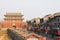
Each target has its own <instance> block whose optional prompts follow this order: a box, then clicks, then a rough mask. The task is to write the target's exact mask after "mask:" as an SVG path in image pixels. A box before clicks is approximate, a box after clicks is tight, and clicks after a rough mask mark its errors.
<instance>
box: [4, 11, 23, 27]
mask: <svg viewBox="0 0 60 40" xmlns="http://www.w3.org/2000/svg"><path fill="white" fill-rule="evenodd" d="M4 16H5V18H4V20H5V22H4V24H5V26H4V27H10V28H11V27H13V26H16V27H18V28H19V27H21V24H22V22H23V18H22V17H23V15H22V14H21V13H19V12H7V13H6V14H5V15H4Z"/></svg>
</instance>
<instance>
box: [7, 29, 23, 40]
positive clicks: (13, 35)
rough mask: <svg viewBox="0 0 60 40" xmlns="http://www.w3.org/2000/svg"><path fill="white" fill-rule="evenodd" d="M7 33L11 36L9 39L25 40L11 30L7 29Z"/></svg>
mask: <svg viewBox="0 0 60 40" xmlns="http://www.w3.org/2000/svg"><path fill="white" fill-rule="evenodd" d="M7 33H8V35H9V37H11V38H12V40H24V37H22V36H20V35H19V34H18V33H16V32H14V31H12V30H10V29H7Z"/></svg>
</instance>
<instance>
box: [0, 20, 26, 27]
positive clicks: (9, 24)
mask: <svg viewBox="0 0 60 40" xmlns="http://www.w3.org/2000/svg"><path fill="white" fill-rule="evenodd" d="M13 24H15V26H16V27H17V28H20V27H22V26H24V25H26V26H27V23H26V22H22V21H20V20H6V21H4V22H1V23H0V26H2V27H4V28H6V27H7V28H12V27H13Z"/></svg>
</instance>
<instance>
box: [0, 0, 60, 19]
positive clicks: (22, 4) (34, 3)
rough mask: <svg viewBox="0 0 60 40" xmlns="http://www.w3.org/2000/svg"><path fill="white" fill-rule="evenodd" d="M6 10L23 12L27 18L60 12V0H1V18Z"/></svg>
mask: <svg viewBox="0 0 60 40" xmlns="http://www.w3.org/2000/svg"><path fill="white" fill-rule="evenodd" d="M6 12H21V13H22V14H23V15H24V16H23V18H24V19H25V20H30V19H32V18H37V17H40V18H42V17H44V16H45V15H47V14H54V13H56V12H60V0H0V20H3V18H4V14H6Z"/></svg>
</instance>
